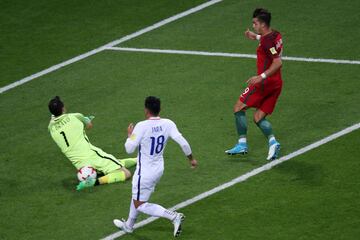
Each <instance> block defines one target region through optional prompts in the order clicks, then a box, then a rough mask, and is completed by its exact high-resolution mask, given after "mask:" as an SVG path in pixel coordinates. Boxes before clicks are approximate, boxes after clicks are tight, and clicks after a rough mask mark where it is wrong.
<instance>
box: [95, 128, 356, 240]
mask: <svg viewBox="0 0 360 240" xmlns="http://www.w3.org/2000/svg"><path fill="white" fill-rule="evenodd" d="M359 128H360V123H357V124H354V125H352V126H351V127H348V128H345V129H343V130H341V131H339V132H337V133H334V134H331V135H330V136H328V137H325V138H323V139H321V140H319V141H317V142H314V143H312V144H310V145H308V146H306V147H303V148H300V149H299V150H297V151H295V152H292V153H290V154H288V155H286V156H283V157H281V158H280V159H277V160H274V161H272V162H269V163H267V164H265V165H263V166H261V167H259V168H256V169H253V170H251V171H250V172H247V173H245V174H244V175H241V176H239V177H237V178H234V179H232V180H231V181H229V182H227V183H224V184H222V185H220V186H218V187H215V188H213V189H211V190H209V191H206V192H204V193H201V194H199V195H197V196H195V197H193V198H191V199H188V200H186V201H183V202H181V203H179V204H177V205H175V206H173V207H171V208H170V209H171V210H177V209H180V208H184V207H186V206H188V205H190V204H193V203H195V202H197V201H200V200H202V199H204V198H206V197H208V196H211V195H213V194H215V193H217V192H220V191H222V190H224V189H226V188H229V187H231V186H233V185H235V184H237V183H240V182H243V181H245V180H247V179H248V178H250V177H252V176H255V175H257V174H259V173H262V172H264V171H267V170H270V169H271V168H273V167H274V166H276V165H279V164H281V163H283V162H285V161H288V160H290V159H292V158H294V157H297V156H299V155H301V154H303V153H306V152H308V151H310V150H312V149H314V148H317V147H319V146H321V145H324V144H326V143H328V142H330V141H332V140H334V139H337V138H339V137H341V136H344V135H346V134H348V133H350V132H352V131H355V130H357V129H359ZM156 219H158V218H156V217H150V218H147V219H145V220H143V221H141V222H139V223H137V224H135V226H134V228H140V227H142V226H144V225H147V224H149V223H151V222H153V221H155V220H156ZM124 234H125V232H123V231H118V232H115V233H113V234H111V235H109V236H107V237H104V238H103V239H102V240H112V239H116V238H118V237H120V236H122V235H124Z"/></svg>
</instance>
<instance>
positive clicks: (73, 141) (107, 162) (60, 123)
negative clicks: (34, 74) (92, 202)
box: [48, 96, 137, 190]
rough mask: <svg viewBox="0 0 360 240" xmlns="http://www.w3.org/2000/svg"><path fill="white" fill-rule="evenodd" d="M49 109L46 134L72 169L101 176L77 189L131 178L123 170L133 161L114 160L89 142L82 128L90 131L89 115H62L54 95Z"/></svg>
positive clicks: (59, 103) (63, 111) (78, 186)
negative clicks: (90, 171) (88, 169)
mask: <svg viewBox="0 0 360 240" xmlns="http://www.w3.org/2000/svg"><path fill="white" fill-rule="evenodd" d="M49 110H50V112H51V114H52V115H53V116H52V118H51V120H50V123H49V126H48V129H49V132H50V135H51V137H52V139H53V140H54V141H55V143H56V144H57V145H58V146H59V148H60V149H61V151H62V152H63V153H64V154H65V156H66V157H67V158H68V159H69V160H70V161H71V163H72V164H73V165H74V166H75V167H76V169H78V170H79V169H80V168H82V167H85V166H91V167H93V168H94V169H96V171H97V172H98V173H100V174H102V175H103V176H102V177H99V178H97V179H87V180H86V181H82V182H80V183H79V185H77V187H76V189H77V190H81V189H83V188H86V187H92V186H95V185H98V184H106V183H114V182H122V181H125V180H126V179H129V178H130V177H131V173H130V171H129V170H128V169H127V168H129V167H132V166H134V165H136V162H137V159H136V158H127V159H122V160H118V159H116V158H115V157H114V156H113V155H111V154H108V153H106V152H104V151H103V150H101V149H100V148H98V147H95V146H94V145H92V144H91V143H90V141H89V138H88V137H87V136H86V133H85V129H90V128H92V126H93V124H92V122H91V120H92V119H93V118H94V117H93V116H90V117H85V116H84V115H82V114H81V113H66V110H65V107H64V103H63V102H62V101H61V100H60V98H59V97H58V96H56V97H55V98H53V99H51V100H50V102H49Z"/></svg>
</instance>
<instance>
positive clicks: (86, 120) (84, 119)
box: [74, 113, 95, 129]
mask: <svg viewBox="0 0 360 240" xmlns="http://www.w3.org/2000/svg"><path fill="white" fill-rule="evenodd" d="M74 116H75V117H76V118H77V119H79V120H80V121H81V122H82V123H83V124H84V126H85V128H86V129H91V128H92V127H93V123H92V120H93V119H94V118H95V117H94V116H89V117H85V116H84V115H83V114H81V113H74Z"/></svg>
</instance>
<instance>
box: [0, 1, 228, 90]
mask: <svg viewBox="0 0 360 240" xmlns="http://www.w3.org/2000/svg"><path fill="white" fill-rule="evenodd" d="M221 1H222V0H212V1H209V2H206V3H203V4H200V5H199V6H197V7H194V8H191V9H189V10H187V11H184V12H182V13H179V14H176V15H174V16H172V17H169V18H167V19H164V20H162V21H160V22H157V23H155V24H153V25H151V26H149V27H146V28H144V29H141V30H139V31H137V32H134V33H132V34H129V35H127V36H124V37H122V38H120V39H117V40H115V41H112V42H109V43H107V44H105V45H103V46H101V47H98V48H96V49H94V50H91V51H89V52H86V53H83V54H81V55H79V56H76V57H74V58H71V59H69V60H67V61H65V62H62V63H59V64H56V65H54V66H52V67H49V68H47V69H45V70H42V71H40V72H38V73H35V74H33V75H30V76H28V77H25V78H23V79H21V80H18V81H16V82H13V83H11V84H9V85H6V86H4V87H1V88H0V94H2V93H4V92H6V91H8V90H10V89H12V88H15V87H17V86H20V85H22V84H24V83H27V82H29V81H31V80H33V79H35V78H38V77H41V76H43V75H45V74H48V73H51V72H54V71H56V70H58V69H60V68H63V67H65V66H67V65H70V64H72V63H75V62H78V61H80V60H82V59H84V58H87V57H89V56H92V55H94V54H96V53H99V52H101V51H104V50H105V49H106V48H109V47H113V46H116V45H118V44H120V43H123V42H126V41H128V40H130V39H133V38H136V37H138V36H140V35H142V34H144V33H147V32H150V31H152V30H154V29H157V28H159V27H161V26H164V25H166V24H168V23H171V22H173V21H176V20H178V19H180V18H183V17H186V16H188V15H190V14H192V13H195V12H198V11H200V10H202V9H204V8H207V7H209V6H211V5H214V4H216V3H219V2H221Z"/></svg>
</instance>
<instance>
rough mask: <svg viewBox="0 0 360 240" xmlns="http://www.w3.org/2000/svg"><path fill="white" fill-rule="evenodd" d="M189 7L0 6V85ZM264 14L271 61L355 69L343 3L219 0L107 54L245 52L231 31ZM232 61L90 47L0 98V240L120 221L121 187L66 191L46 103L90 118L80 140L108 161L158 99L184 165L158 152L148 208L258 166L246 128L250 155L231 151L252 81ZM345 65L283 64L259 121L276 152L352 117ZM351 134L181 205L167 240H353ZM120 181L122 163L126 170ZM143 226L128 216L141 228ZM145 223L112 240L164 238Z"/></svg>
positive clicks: (358, 136) (70, 172) (68, 175)
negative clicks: (176, 236) (276, 95)
mask: <svg viewBox="0 0 360 240" xmlns="http://www.w3.org/2000/svg"><path fill="white" fill-rule="evenodd" d="M203 2H204V1H200V0H189V1H170V0H158V1H145V0H136V1H130V0H126V1H110V0H107V1H82V0H81V1H80V0H77V1H72V2H71V3H65V2H63V1H51V2H49V1H36V2H27V1H2V2H1V3H0V7H1V9H4V11H2V12H1V13H0V19H1V21H0V27H1V30H2V32H3V34H0V52H1V53H2V54H0V63H1V64H0V72H1V76H0V87H2V86H5V85H7V84H10V83H11V82H14V81H16V80H19V79H21V78H23V77H26V76H28V75H31V74H34V73H36V72H38V71H40V70H42V69H44V68H47V67H50V66H52V65H54V64H57V63H59V62H61V61H64V60H67V59H70V58H72V57H74V56H76V55H79V54H81V53H84V52H86V51H89V50H91V49H94V48H96V47H99V46H101V45H103V44H105V43H107V42H110V41H112V40H114V39H117V38H120V37H122V36H124V35H127V34H130V33H132V32H135V31H137V30H139V29H142V28H144V27H147V26H149V25H151V24H153V23H155V22H157V21H160V20H162V19H164V18H167V17H170V16H172V15H174V14H177V13H179V12H182V11H185V10H187V9H189V8H191V7H194V6H197V5H199V4H201V3H203ZM258 6H264V7H266V8H269V9H270V10H271V12H272V13H273V26H274V28H276V29H278V30H279V31H280V32H282V34H283V39H284V48H285V52H284V55H286V56H296V57H314V58H335V59H349V60H359V56H360V47H358V46H357V44H356V42H357V40H359V39H360V32H359V31H354V28H356V26H358V25H359V22H358V21H359V19H358V16H357V15H356V14H354V10H355V9H358V8H359V7H360V5H359V3H358V2H356V1H338V0H331V1H324V0H320V1H317V3H316V4H315V5H314V2H313V1H310V0H306V1H301V2H297V1H289V2H288V1H280V0H275V1H258V0H257V1H235V0H225V1H223V2H221V3H218V4H215V5H214V6H211V7H209V8H206V9H204V10H202V11H200V12H197V13H195V14H192V15H189V16H187V17H185V18H182V19H179V20H177V21H175V22H173V23H170V24H167V25H165V26H163V27H161V28H159V29H156V30H154V31H151V32H149V33H146V34H144V35H141V36H139V37H137V38H135V39H133V40H130V41H128V42H125V43H124V44H121V45H120V46H121V47H136V48H160V49H178V50H200V51H209V52H229V53H248V54H254V53H255V49H256V42H251V41H247V40H246V39H245V38H244V37H243V32H244V30H246V28H247V27H250V26H251V13H252V11H253V9H254V8H255V7H258ZM255 70H256V69H255V60H254V59H242V58H225V57H206V56H190V55H171V54H157V53H133V52H121V51H110V50H107V51H103V52H101V53H98V54H96V55H94V56H91V57H89V58H86V59H84V60H82V61H79V62H76V63H74V64H71V65H69V66H67V67H65V68H63V69H61V70H58V71H56V72H52V73H50V74H47V75H45V76H43V77H41V78H38V79H35V80H33V81H31V82H29V83H26V84H24V85H22V86H19V87H17V88H15V89H12V90H10V91H8V92H5V93H3V94H1V95H0V113H1V115H0V139H1V141H0V150H1V151H0V162H1V167H0V239H1V240H2V239H100V238H102V237H105V236H107V235H109V234H111V233H114V232H115V231H117V229H116V228H115V227H114V226H113V225H112V219H113V218H118V217H126V216H127V214H128V207H129V202H130V191H131V182H126V183H121V184H111V185H106V186H101V187H95V188H92V189H87V190H85V191H82V192H77V191H75V186H76V184H77V179H76V170H75V168H74V167H73V166H72V165H71V164H70V162H69V161H68V160H67V159H66V158H65V157H64V156H63V155H62V154H61V152H60V151H59V149H58V148H57V146H56V145H55V143H53V142H52V140H51V138H50V136H49V133H48V132H47V124H48V121H49V117H50V116H49V113H48V110H47V103H48V101H49V99H50V98H51V97H53V96H55V95H59V96H61V97H62V98H63V99H64V101H65V104H66V106H67V109H68V111H69V112H81V113H84V114H93V115H95V116H96V118H95V120H94V129H92V130H91V131H89V132H88V136H89V138H90V140H91V141H92V143H93V144H94V145H96V146H98V147H101V148H102V149H103V150H105V151H107V152H109V153H112V154H114V155H116V156H118V157H125V156H126V154H125V150H124V147H123V144H124V141H125V138H126V127H127V125H128V123H129V122H137V121H140V120H142V119H143V117H144V116H143V100H144V98H145V97H146V96H148V95H156V96H159V97H160V98H161V100H162V103H163V105H162V116H163V117H168V118H171V119H173V120H174V121H175V122H176V123H177V125H178V128H179V129H180V131H181V132H182V133H183V135H184V136H185V137H186V138H187V139H188V140H189V142H190V144H191V146H192V149H193V152H194V154H195V156H196V157H197V159H198V160H199V168H198V169H195V170H191V169H190V167H189V165H188V163H187V160H186V159H185V157H184V156H183V154H182V152H181V150H180V148H179V147H178V146H177V145H176V144H175V143H173V142H169V144H168V146H167V149H166V153H165V173H164V176H163V177H162V179H161V181H160V183H159V184H158V186H157V191H156V192H155V193H154V194H153V196H152V199H151V201H152V202H157V203H160V204H162V205H164V206H166V207H171V206H173V205H175V204H177V203H179V202H182V201H184V200H186V199H189V198H192V197H194V196H196V195H198V194H200V193H202V192H204V191H207V190H209V189H211V188H213V187H216V186H218V185H220V184H222V183H225V182H227V181H229V180H231V179H233V178H235V177H237V176H239V175H242V174H244V173H246V172H248V171H250V170H252V169H254V168H256V167H259V166H262V165H264V164H265V163H266V160H265V157H266V155H267V145H266V144H267V143H266V140H265V138H264V137H263V136H262V135H261V133H260V131H259V130H258V129H257V127H256V125H255V124H253V123H252V120H251V113H252V111H249V112H248V120H249V136H248V142H249V150H250V152H249V154H248V155H247V156H246V157H229V156H227V155H225V154H224V150H225V149H227V148H229V147H231V146H232V145H233V144H234V143H235V141H236V138H237V136H236V131H235V126H234V118H233V114H232V106H233V104H234V103H235V101H236V99H237V98H238V96H239V94H240V93H241V91H242V89H244V87H245V86H246V84H245V81H246V79H247V78H249V77H251V76H252V75H253V74H254V73H255ZM359 72H360V66H359V65H347V64H329V63H305V62H291V61H284V62H283V79H284V88H283V92H282V95H281V97H280V99H279V102H278V105H277V108H276V110H275V112H274V114H273V116H271V117H269V119H270V121H271V122H272V124H273V127H274V130H275V134H276V136H277V138H278V139H279V141H280V142H281V143H282V147H283V148H282V155H286V154H289V153H291V152H293V151H295V150H297V149H299V148H301V147H303V146H306V145H308V144H310V143H312V142H314V141H317V140H319V139H321V138H324V137H326V136H328V135H330V134H332V133H334V132H337V131H339V130H341V129H343V128H345V127H348V126H350V125H353V124H355V123H358V122H360V110H359V106H358V103H359V102H360V94H359V93H358V90H359V89H360V81H359V80H360V79H359ZM359 140H360V133H359V130H357V131H355V132H353V133H350V134H349V135H347V136H344V137H342V138H339V139H337V140H335V141H333V142H331V143H328V144H325V145H323V146H321V147H319V148H317V149H315V150H312V151H310V152H308V153H306V154H303V155H301V156H299V157H296V158H295V159H292V160H290V161H288V162H286V163H283V164H281V165H279V166H277V167H275V168H274V169H272V170H271V171H268V172H266V173H262V174H260V175H257V176H255V177H253V178H251V179H249V180H247V181H246V182H244V183H241V184H238V185H235V186H233V187H231V188H229V189H226V190H224V191H222V192H219V193H217V194H215V195H213V196H211V197H209V198H206V199H204V200H202V201H200V202H197V203H195V204H193V205H190V206H188V207H186V208H184V209H182V210H181V211H183V212H184V213H185V215H186V216H187V219H186V221H185V223H184V231H183V235H182V236H181V238H182V239H240V238H241V239H357V238H358V236H359V234H360V232H359V228H358V227H357V225H358V223H359V221H360V217H359V216H360V212H359V209H360V206H359V201H358V199H359V190H358V189H359V184H360V178H359V174H358V169H359V167H360V162H359V158H360V153H359V150H358V147H357V145H358V143H359ZM131 170H132V171H133V170H134V169H131ZM144 218H145V216H141V218H140V219H139V220H141V219H144ZM171 238H172V226H171V224H170V223H169V222H167V221H165V220H157V221H156V222H154V223H151V224H149V225H147V226H145V227H143V228H141V229H138V230H136V231H135V232H134V234H133V235H126V236H123V237H121V239H171Z"/></svg>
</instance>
